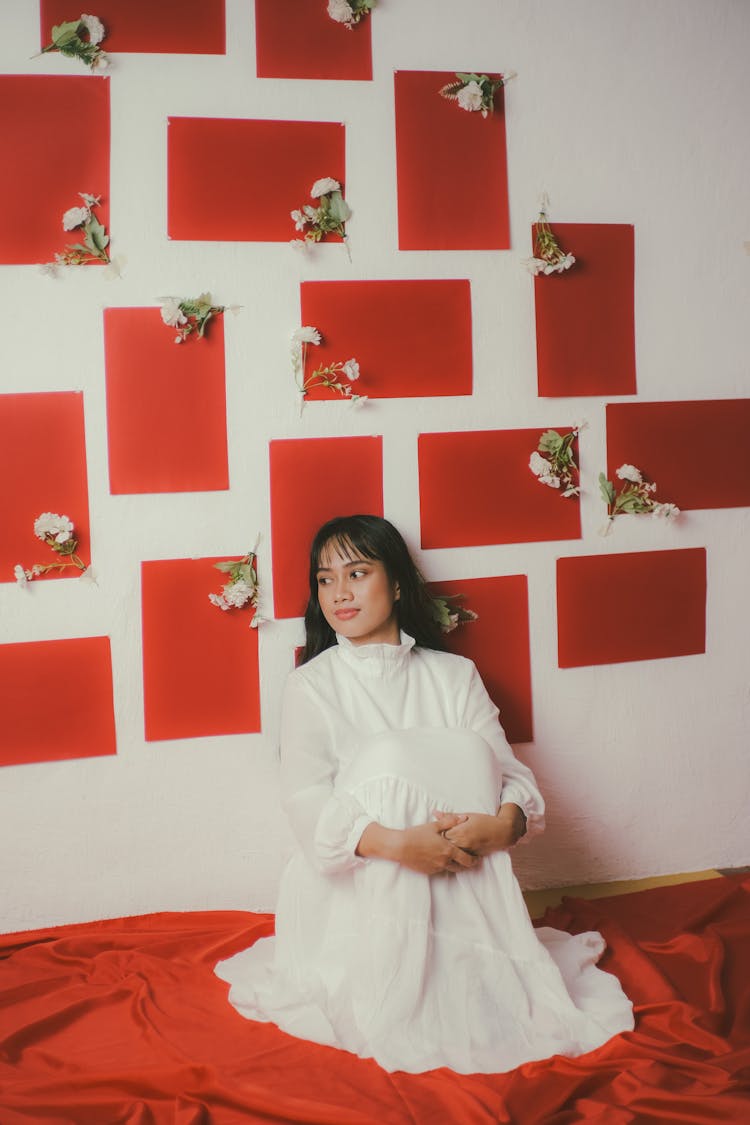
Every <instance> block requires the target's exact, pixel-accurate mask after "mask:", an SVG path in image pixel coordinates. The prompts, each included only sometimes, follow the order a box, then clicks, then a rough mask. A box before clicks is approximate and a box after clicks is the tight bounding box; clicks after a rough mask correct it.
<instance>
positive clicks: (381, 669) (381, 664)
mask: <svg viewBox="0 0 750 1125" xmlns="http://www.w3.org/2000/svg"><path fill="white" fill-rule="evenodd" d="M336 641H337V643H338V654H339V656H340V658H341V659H342V660H343V661H344V663H345V664H348V665H349V666H350V667H352V668H356V669H357V670H358V671H360V672H363V673H365V675H369V676H388V675H392V674H393V673H394V672H397V671H399V670H400V669H401V668H403V667H404V665H405V664H406V663H407V661H408V660H409V657H410V656H411V650H412V649H413V648H414V645H415V644H416V642H415V640H414V637H410V636H409V634H408V633H405V632H404V631H403V630H401V642H400V644H397V645H387V644H377V645H355V644H352V642H351V641H350V640H349V638H348V637H344V636H342V635H341V633H337V634H336Z"/></svg>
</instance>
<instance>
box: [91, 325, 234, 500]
mask: <svg viewBox="0 0 750 1125" xmlns="http://www.w3.org/2000/svg"><path fill="white" fill-rule="evenodd" d="M175 338H176V337H175V329H174V328H169V327H168V326H167V325H166V324H164V322H163V321H162V318H161V314H160V312H159V310H158V309H105V311H104V356H105V365H106V380H107V432H108V437H109V489H110V492H112V493H114V494H116V493H128V492H198V491H210V490H214V489H222V488H228V487H229V469H228V465H227V430H226V395H225V389H224V322H223V317H221V316H217V317H214V318H212V320H211V321H210V323H209V325H208V327H207V329H206V333H205V335H204V336H203V338H202V339H201V338H199V337H198V335H197V334H193V335H191V336H189V337H188V338H187V339H186V340H185V341H184V342H183V343H181V344H175Z"/></svg>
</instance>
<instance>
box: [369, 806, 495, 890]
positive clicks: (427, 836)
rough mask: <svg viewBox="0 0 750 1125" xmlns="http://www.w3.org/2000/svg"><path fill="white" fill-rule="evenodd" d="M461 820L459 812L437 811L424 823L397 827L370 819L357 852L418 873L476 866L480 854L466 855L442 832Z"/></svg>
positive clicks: (432, 872)
mask: <svg viewBox="0 0 750 1125" xmlns="http://www.w3.org/2000/svg"><path fill="white" fill-rule="evenodd" d="M465 819H467V818H466V815H465V814H463V813H461V814H457V813H441V814H440V815H439V816H438V817H437V818H436V819H435V820H432V821H430V822H429V823H428V824H418V825H417V826H416V827H414V828H401V829H399V828H384V827H383V825H382V824H377V823H376V822H374V821H373V823H372V824H368V825H367V828H365V830H364V832H363V833H362V836H361V837H360V841H359V843H358V844H357V855H361V856H369V857H373V856H379V857H380V858H381V859H390V860H393V861H394V862H395V863H400V864H401V866H402V867H408V868H410V869H411V870H412V871H419V872H420V874H422V875H442V874H446V873H448V872H455V871H466V870H469V869H470V868H472V867H476V866H477V864H479V863H480V862H481V859H480V857H479V856H478V855H476V856H475V855H469V853H468V852H467V851H464V850H462V849H461V848H460V847H459V846H458V845H456V844H454V843H452V842H451V841H450V840H448V838H447V837H446V836H445V835H444V833H446V832H447V831H448V830H449V829H452V828H454V827H456V826H457V825H459V824H460V823H461V822H462V821H463V820H465Z"/></svg>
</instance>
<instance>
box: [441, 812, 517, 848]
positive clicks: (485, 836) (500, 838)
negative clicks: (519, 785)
mask: <svg viewBox="0 0 750 1125" xmlns="http://www.w3.org/2000/svg"><path fill="white" fill-rule="evenodd" d="M525 833H526V815H525V813H524V811H523V809H521V808H520V807H519V806H518V805H516V804H512V803H508V804H507V805H502V806H501V808H500V811H499V812H498V814H497V816H490V815H489V814H488V813H468V814H467V815H466V816H464V818H463V820H462V821H461V822H460V823H459V824H456V825H454V826H453V827H451V828H449V829H448V830H447V831H446V832H445V838H446V839H447V840H450V842H451V843H452V844H456V846H457V847H459V848H464V849H465V850H466V851H467V852H470V853H471V854H472V855H478V856H485V855H492V853H493V852H499V851H503V850H504V849H505V848H512V847H513V845H514V844H517V843H518V841H519V840H520V839H521V837H522V836H523V835H525Z"/></svg>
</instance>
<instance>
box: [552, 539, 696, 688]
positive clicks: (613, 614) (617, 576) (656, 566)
mask: <svg viewBox="0 0 750 1125" xmlns="http://www.w3.org/2000/svg"><path fill="white" fill-rule="evenodd" d="M557 651H558V664H559V666H560V667H561V668H576V667H579V666H581V665H587V664H618V663H621V662H624V661H630V660H658V659H662V658H664V657H668V656H689V655H691V654H693V653H700V652H705V651H706V551H705V548H703V547H696V548H689V549H687V550H680V551H640V552H636V553H634V554H623V555H602V556H589V557H581V558H569V559H558V560H557Z"/></svg>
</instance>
